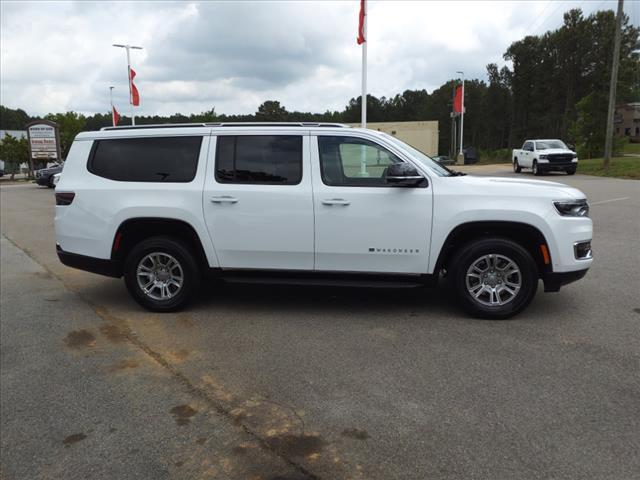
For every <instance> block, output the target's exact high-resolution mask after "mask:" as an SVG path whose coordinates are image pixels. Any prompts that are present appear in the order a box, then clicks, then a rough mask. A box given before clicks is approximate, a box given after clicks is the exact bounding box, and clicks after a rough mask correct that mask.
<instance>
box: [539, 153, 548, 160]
mask: <svg viewBox="0 0 640 480" xmlns="http://www.w3.org/2000/svg"><path fill="white" fill-rule="evenodd" d="M548 157H549V155H545V154H542V155H540V160H544V159H546V158H548Z"/></svg>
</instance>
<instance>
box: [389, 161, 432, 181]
mask: <svg viewBox="0 0 640 480" xmlns="http://www.w3.org/2000/svg"><path fill="white" fill-rule="evenodd" d="M386 180H387V183H389V184H390V185H393V186H397V187H417V186H419V185H422V184H423V182H424V181H425V178H424V177H423V176H422V175H421V174H420V172H418V170H417V169H416V167H414V166H413V165H411V164H409V163H404V162H403V163H394V164H392V165H389V166H388V167H387V174H386Z"/></svg>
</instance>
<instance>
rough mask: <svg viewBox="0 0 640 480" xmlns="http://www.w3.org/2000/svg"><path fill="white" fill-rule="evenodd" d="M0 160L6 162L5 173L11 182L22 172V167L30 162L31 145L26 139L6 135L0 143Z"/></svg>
mask: <svg viewBox="0 0 640 480" xmlns="http://www.w3.org/2000/svg"><path fill="white" fill-rule="evenodd" d="M0 159H1V160H3V161H4V162H5V172H6V173H10V174H11V180H13V179H14V176H15V174H16V173H19V172H20V165H21V164H23V163H28V162H29V143H28V142H27V139H26V138H20V139H17V138H15V137H12V136H11V135H6V136H5V137H4V138H3V139H2V141H1V142H0Z"/></svg>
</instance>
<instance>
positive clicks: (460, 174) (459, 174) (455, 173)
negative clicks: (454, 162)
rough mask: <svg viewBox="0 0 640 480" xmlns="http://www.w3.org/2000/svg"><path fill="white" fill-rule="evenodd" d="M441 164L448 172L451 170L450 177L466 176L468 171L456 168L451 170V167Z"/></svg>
mask: <svg viewBox="0 0 640 480" xmlns="http://www.w3.org/2000/svg"><path fill="white" fill-rule="evenodd" d="M440 166H441V167H442V168H444V169H445V170H446V171H447V172H449V176H450V177H464V176H465V175H466V173H462V172H457V171H456V170H451V169H450V168H448V167H446V166H444V165H440Z"/></svg>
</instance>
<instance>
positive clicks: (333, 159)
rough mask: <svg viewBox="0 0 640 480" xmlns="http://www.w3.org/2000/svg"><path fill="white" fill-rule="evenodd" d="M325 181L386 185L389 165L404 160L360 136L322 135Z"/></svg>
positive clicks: (323, 174) (327, 183) (376, 185)
mask: <svg viewBox="0 0 640 480" xmlns="http://www.w3.org/2000/svg"><path fill="white" fill-rule="evenodd" d="M318 151H319V153H320V170H321V173H322V181H323V182H324V183H325V185H330V186H351V187H386V186H389V184H388V183H387V180H386V175H387V167H388V166H389V165H391V164H394V163H402V160H400V159H399V158H398V157H397V156H396V155H394V154H393V153H391V152H389V151H388V150H386V149H384V148H383V147H381V146H380V145H377V144H376V143H373V142H371V141H369V140H365V139H362V138H357V137H342V136H324V135H323V136H319V137H318Z"/></svg>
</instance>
